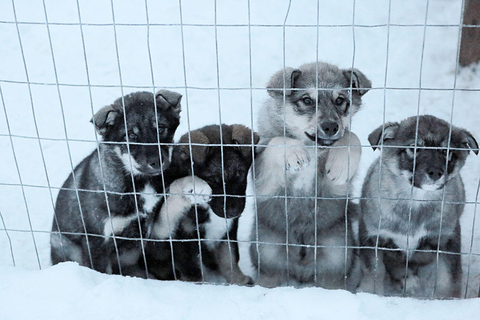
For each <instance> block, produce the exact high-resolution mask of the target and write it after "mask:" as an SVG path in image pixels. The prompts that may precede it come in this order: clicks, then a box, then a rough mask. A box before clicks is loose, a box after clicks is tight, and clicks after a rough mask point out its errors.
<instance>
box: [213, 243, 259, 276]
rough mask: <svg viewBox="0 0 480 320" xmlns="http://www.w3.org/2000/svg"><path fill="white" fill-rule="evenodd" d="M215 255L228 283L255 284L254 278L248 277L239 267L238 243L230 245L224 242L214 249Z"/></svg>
mask: <svg viewBox="0 0 480 320" xmlns="http://www.w3.org/2000/svg"><path fill="white" fill-rule="evenodd" d="M229 246H230V248H229ZM230 250H231V251H230ZM230 253H231V254H230ZM213 254H214V256H215V260H216V261H217V263H218V268H219V270H220V273H221V274H222V275H223V276H224V277H225V279H226V280H227V282H228V283H230V284H238V285H252V284H253V280H252V278H250V277H249V276H246V275H245V274H244V273H243V272H242V270H240V267H239V266H238V260H239V253H238V243H236V242H231V243H230V244H228V243H227V242H226V241H222V242H220V243H219V244H218V246H217V247H216V248H214V249H213Z"/></svg>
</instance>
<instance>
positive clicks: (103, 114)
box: [90, 105, 122, 137]
mask: <svg viewBox="0 0 480 320" xmlns="http://www.w3.org/2000/svg"><path fill="white" fill-rule="evenodd" d="M121 114H122V112H121V109H119V108H116V107H115V106H114V105H109V106H105V107H103V108H101V109H100V110H98V111H97V113H95V114H94V115H93V117H92V119H91V120H90V122H91V123H93V124H94V125H95V129H96V130H97V132H98V134H100V135H101V136H102V137H103V136H105V134H106V133H107V131H108V128H109V127H111V126H113V125H114V124H115V119H116V118H117V117H118V116H119V115H121Z"/></svg>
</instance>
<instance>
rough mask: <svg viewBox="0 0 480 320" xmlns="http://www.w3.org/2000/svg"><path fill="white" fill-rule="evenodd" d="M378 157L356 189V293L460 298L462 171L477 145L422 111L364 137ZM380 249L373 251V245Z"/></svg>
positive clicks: (451, 127)
mask: <svg viewBox="0 0 480 320" xmlns="http://www.w3.org/2000/svg"><path fill="white" fill-rule="evenodd" d="M368 140H369V142H370V143H371V145H372V147H373V149H375V148H377V147H381V146H383V147H382V148H381V152H382V153H381V157H380V158H378V159H377V160H376V161H375V162H374V163H373V164H372V166H371V167H370V169H369V170H368V173H367V177H366V179H365V182H364V184H363V188H362V198H361V200H360V206H361V218H360V224H359V233H360V241H361V245H362V246H364V247H370V248H371V247H373V248H371V249H362V250H361V257H362V261H363V264H364V277H363V280H362V283H361V286H360V290H362V291H367V292H376V293H379V294H385V295H407V296H413V297H419V298H433V297H438V298H447V297H459V296H460V290H461V279H462V268H461V257H460V248H461V246H460V223H459V219H460V216H461V214H462V212H463V208H464V202H465V191H464V187H463V182H462V178H461V176H460V174H459V171H460V169H461V168H462V166H463V165H464V163H465V159H466V157H467V155H468V153H469V150H470V149H471V150H473V152H475V154H478V143H477V141H475V139H474V138H473V136H472V134H471V133H470V132H468V131H466V130H464V129H460V128H457V127H455V126H450V125H449V124H448V123H447V122H446V121H444V120H441V119H438V118H436V117H434V116H430V115H425V116H419V117H416V116H414V117H410V118H407V119H405V120H403V121H402V122H400V123H398V122H394V123H386V124H385V125H383V126H380V127H379V128H377V129H375V130H374V131H373V132H372V133H371V134H370V135H369V137H368ZM377 248H378V249H377Z"/></svg>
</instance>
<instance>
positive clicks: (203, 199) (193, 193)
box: [170, 176, 212, 205]
mask: <svg viewBox="0 0 480 320" xmlns="http://www.w3.org/2000/svg"><path fill="white" fill-rule="evenodd" d="M174 184H175V185H174ZM172 187H173V188H172ZM170 192H171V193H179V194H182V195H183V197H184V198H185V199H187V200H188V201H189V202H190V203H191V204H192V205H206V204H207V203H208V202H209V201H210V198H211V196H212V188H210V186H209V185H208V183H207V182H205V180H203V179H200V178H199V177H197V176H193V177H192V176H188V177H184V178H181V179H177V180H175V181H174V182H173V183H172V185H171V186H170Z"/></svg>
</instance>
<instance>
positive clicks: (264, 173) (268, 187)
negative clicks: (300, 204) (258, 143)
mask: <svg viewBox="0 0 480 320" xmlns="http://www.w3.org/2000/svg"><path fill="white" fill-rule="evenodd" d="M312 152H313V149H310V150H309V149H308V147H306V146H305V145H304V144H303V142H302V141H300V140H295V139H291V138H284V137H275V138H273V139H272V140H270V142H269V143H268V145H267V147H266V148H265V149H264V150H263V151H262V152H261V153H260V154H259V156H258V160H257V162H256V165H255V166H256V169H255V172H256V177H255V178H256V179H255V184H256V188H257V192H258V194H261V195H272V194H275V192H276V191H277V190H278V189H280V188H283V187H285V170H287V171H288V172H289V173H290V174H293V173H295V172H298V171H300V170H302V169H303V168H305V167H306V166H308V164H309V163H310V161H311V153H312Z"/></svg>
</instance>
